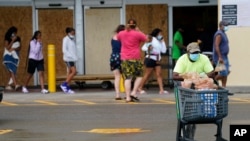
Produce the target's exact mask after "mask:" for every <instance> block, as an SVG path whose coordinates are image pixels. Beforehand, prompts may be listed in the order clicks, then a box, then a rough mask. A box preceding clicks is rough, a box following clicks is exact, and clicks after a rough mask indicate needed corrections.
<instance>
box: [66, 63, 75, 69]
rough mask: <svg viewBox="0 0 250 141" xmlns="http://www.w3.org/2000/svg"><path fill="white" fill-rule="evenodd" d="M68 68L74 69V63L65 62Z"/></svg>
mask: <svg viewBox="0 0 250 141" xmlns="http://www.w3.org/2000/svg"><path fill="white" fill-rule="evenodd" d="M65 63H66V66H67V67H68V68H71V67H75V66H76V65H75V62H65Z"/></svg>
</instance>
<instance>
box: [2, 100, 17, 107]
mask: <svg viewBox="0 0 250 141" xmlns="http://www.w3.org/2000/svg"><path fill="white" fill-rule="evenodd" d="M2 104H4V105H8V106H17V105H18V104H15V103H11V102H6V101H2Z"/></svg>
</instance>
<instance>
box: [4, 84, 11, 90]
mask: <svg viewBox="0 0 250 141" xmlns="http://www.w3.org/2000/svg"><path fill="white" fill-rule="evenodd" d="M5 90H13V88H12V87H11V86H10V85H8V86H6V87H5Z"/></svg>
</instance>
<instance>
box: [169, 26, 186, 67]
mask: <svg viewBox="0 0 250 141" xmlns="http://www.w3.org/2000/svg"><path fill="white" fill-rule="evenodd" d="M183 32H184V30H183V29H182V28H181V27H180V28H178V30H177V31H176V32H175V34H174V46H173V51H172V59H173V67H174V66H175V64H176V61H177V60H178V59H179V58H180V56H181V55H182V54H183V52H182V51H183V50H186V46H184V45H183V37H182V33H183Z"/></svg>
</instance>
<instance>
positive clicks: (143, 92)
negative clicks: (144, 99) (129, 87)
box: [138, 90, 146, 94]
mask: <svg viewBox="0 0 250 141" xmlns="http://www.w3.org/2000/svg"><path fill="white" fill-rule="evenodd" d="M138 92H139V94H146V91H144V90H139V91H138Z"/></svg>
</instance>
